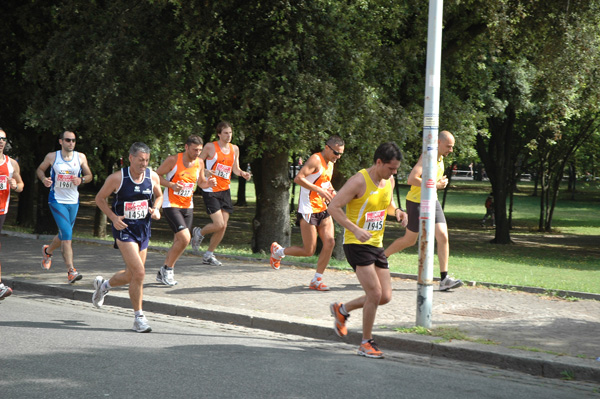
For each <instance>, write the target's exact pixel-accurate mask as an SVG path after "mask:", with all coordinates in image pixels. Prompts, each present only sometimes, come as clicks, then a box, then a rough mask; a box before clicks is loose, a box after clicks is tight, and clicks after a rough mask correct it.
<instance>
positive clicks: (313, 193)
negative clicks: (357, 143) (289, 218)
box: [271, 136, 344, 291]
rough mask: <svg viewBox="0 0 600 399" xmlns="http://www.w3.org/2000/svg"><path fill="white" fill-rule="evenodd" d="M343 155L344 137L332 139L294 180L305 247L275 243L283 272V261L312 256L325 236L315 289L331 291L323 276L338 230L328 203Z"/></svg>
mask: <svg viewBox="0 0 600 399" xmlns="http://www.w3.org/2000/svg"><path fill="white" fill-rule="evenodd" d="M343 154H344V140H342V138H341V137H340V136H331V137H330V138H329V139H328V140H327V142H326V143H325V148H324V149H323V151H321V152H317V153H316V154H313V155H311V156H310V158H308V161H306V163H305V164H304V166H302V169H300V172H298V175H297V176H296V177H295V178H294V182H295V183H296V184H298V185H300V199H299V200H298V219H299V220H300V231H301V232H302V245H303V246H302V247H298V246H294V247H287V248H283V247H282V246H281V245H279V244H278V243H276V242H274V243H272V244H271V267H272V268H273V269H279V266H280V264H281V258H283V257H284V256H286V255H291V256H312V255H313V254H314V253H315V250H316V249H317V235H318V236H319V237H321V241H322V242H323V248H322V249H321V253H320V254H319V259H318V260H317V272H316V273H315V275H314V277H313V279H312V281H311V282H310V285H309V288H310V289H311V290H317V291H329V287H328V286H327V285H325V283H324V282H323V278H322V277H323V273H324V272H325V268H326V267H327V264H328V263H329V260H330V259H331V254H332V253H333V247H334V246H335V227H334V225H333V220H332V219H331V217H329V213H328V212H327V204H328V203H329V201H331V200H332V199H333V197H334V196H335V191H334V190H333V187H332V186H331V176H332V174H333V164H334V163H335V162H336V161H337V160H338V159H340V157H341V156H342V155H343Z"/></svg>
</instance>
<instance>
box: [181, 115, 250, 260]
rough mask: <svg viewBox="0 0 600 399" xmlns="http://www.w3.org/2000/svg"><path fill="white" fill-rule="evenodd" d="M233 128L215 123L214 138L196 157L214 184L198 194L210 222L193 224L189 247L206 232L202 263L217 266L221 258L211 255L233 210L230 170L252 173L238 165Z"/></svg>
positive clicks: (196, 245)
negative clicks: (232, 140) (233, 140)
mask: <svg viewBox="0 0 600 399" xmlns="http://www.w3.org/2000/svg"><path fill="white" fill-rule="evenodd" d="M232 136H233V130H232V128H231V124H230V123H229V122H220V123H219V124H218V125H217V137H218V138H219V139H218V140H217V141H214V142H212V143H206V145H205V146H204V149H203V150H202V153H200V159H201V160H203V161H204V163H205V165H206V169H207V170H208V171H209V172H210V173H211V174H212V175H213V176H214V177H215V179H216V181H217V185H216V186H214V187H208V188H203V189H202V198H203V199H204V204H205V205H206V212H208V214H209V216H210V219H211V223H209V224H207V225H206V226H204V227H203V228H200V227H194V230H193V234H192V248H193V249H194V251H195V252H198V251H199V248H200V243H201V242H202V240H203V239H204V237H205V236H206V235H208V234H212V236H211V237H210V243H209V244H208V249H207V251H206V252H205V253H204V255H203V257H202V263H204V264H205V265H213V266H221V262H219V261H218V260H217V258H215V255H214V251H215V249H217V246H218V245H219V243H220V242H221V240H223V237H224V236H225V230H227V222H228V221H229V215H230V214H232V213H233V204H232V202H231V191H230V190H229V185H230V183H231V174H232V173H235V174H236V175H237V176H240V177H243V178H244V179H246V180H250V178H251V177H252V175H251V174H250V173H249V172H246V171H243V170H241V169H240V163H239V158H240V150H239V148H238V146H237V145H234V144H231V138H232Z"/></svg>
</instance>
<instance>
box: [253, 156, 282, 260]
mask: <svg viewBox="0 0 600 399" xmlns="http://www.w3.org/2000/svg"><path fill="white" fill-rule="evenodd" d="M252 170H253V171H254V173H253V176H254V184H255V187H256V214H255V216H254V220H253V221H252V252H254V253H257V252H261V251H264V252H266V253H269V252H270V247H271V243H272V242H273V241H277V242H278V243H279V244H280V245H282V246H284V247H287V246H289V245H290V236H291V228H290V211H289V196H290V193H289V189H290V178H289V175H288V170H289V165H288V155H287V153H277V154H272V153H267V154H265V155H264V156H263V158H262V159H257V160H256V161H254V162H253V163H252Z"/></svg>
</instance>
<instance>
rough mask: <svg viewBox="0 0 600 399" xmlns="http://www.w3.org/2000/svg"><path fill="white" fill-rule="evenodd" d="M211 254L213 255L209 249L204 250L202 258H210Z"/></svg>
mask: <svg viewBox="0 0 600 399" xmlns="http://www.w3.org/2000/svg"><path fill="white" fill-rule="evenodd" d="M212 255H213V253H212V252H210V251H206V252H205V253H204V259H208V258H210V257H211V256H212Z"/></svg>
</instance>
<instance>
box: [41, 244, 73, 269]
mask: <svg viewBox="0 0 600 399" xmlns="http://www.w3.org/2000/svg"><path fill="white" fill-rule="evenodd" d="M60 251H61V252H62V256H63V260H64V261H65V265H66V266H67V271H69V270H71V269H72V268H73V241H71V240H63V241H60ZM47 252H48V253H50V251H47Z"/></svg>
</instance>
